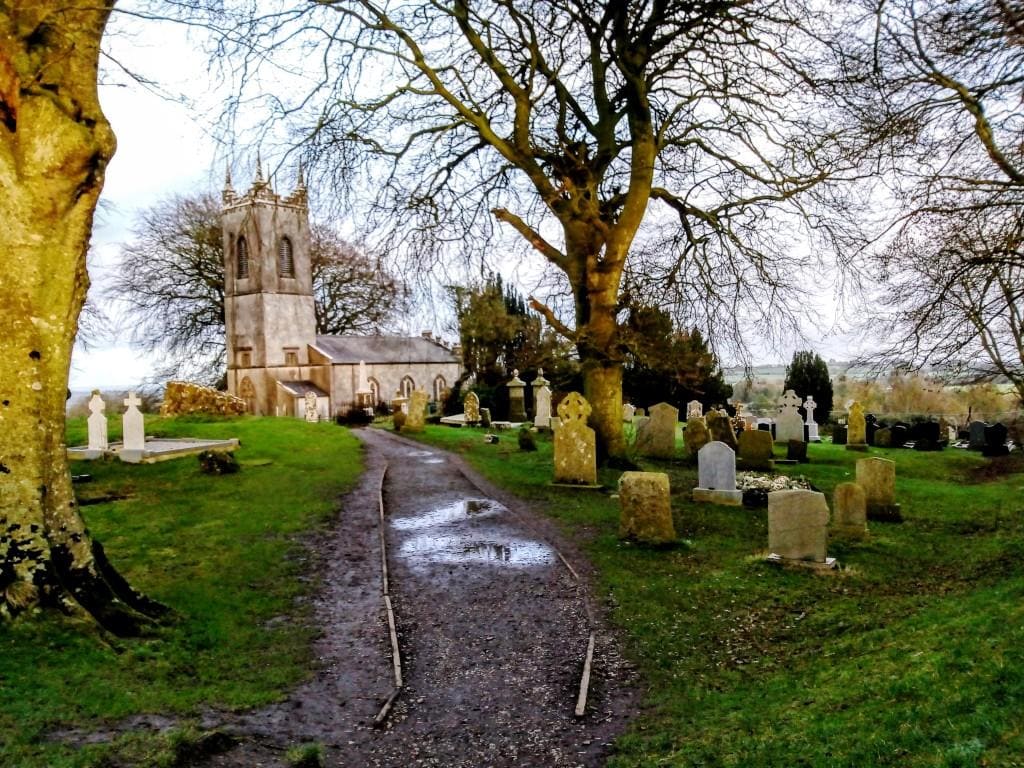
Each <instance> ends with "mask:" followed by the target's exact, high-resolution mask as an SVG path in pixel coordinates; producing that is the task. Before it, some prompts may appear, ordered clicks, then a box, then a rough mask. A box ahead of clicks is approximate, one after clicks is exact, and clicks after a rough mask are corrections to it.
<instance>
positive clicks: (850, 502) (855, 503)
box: [832, 483, 868, 538]
mask: <svg viewBox="0 0 1024 768" xmlns="http://www.w3.org/2000/svg"><path fill="white" fill-rule="evenodd" d="M832 529H833V530H834V531H836V533H842V534H843V535H845V536H849V537H852V538H860V537H862V536H864V535H865V534H866V533H867V532H868V516H867V497H866V496H865V495H864V489H863V488H861V487H860V486H859V485H857V483H839V484H838V485H836V488H835V491H834V492H833V495H832Z"/></svg>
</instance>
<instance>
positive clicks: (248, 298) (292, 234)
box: [221, 164, 461, 419]
mask: <svg viewBox="0 0 1024 768" xmlns="http://www.w3.org/2000/svg"><path fill="white" fill-rule="evenodd" d="M223 203H224V206H223V210H222V217H221V226H222V229H223V237H224V270H225V274H224V314H225V326H226V327H225V330H226V332H227V369H228V371H227V377H228V391H229V392H230V393H231V394H233V395H237V396H238V397H240V398H242V399H243V400H244V401H245V403H246V406H247V409H248V411H249V412H250V413H254V414H261V415H277V416H303V415H304V414H305V398H306V394H307V393H308V392H313V393H315V394H316V397H317V410H318V413H319V415H320V417H321V418H324V419H327V418H333V417H334V415H336V414H338V413H344V412H347V411H348V410H350V409H351V408H354V407H357V406H364V405H370V404H372V405H374V406H376V405H377V403H379V402H382V401H384V402H387V401H390V400H391V399H392V398H393V397H394V396H395V394H396V393H401V394H402V395H403V396H406V397H407V396H408V395H409V393H410V392H412V390H413V389H423V390H425V391H426V392H427V393H428V395H429V397H430V399H431V400H433V401H435V402H436V401H438V400H440V398H441V397H442V394H443V393H444V391H445V390H446V389H448V388H450V387H451V386H453V385H454V384H455V382H456V380H457V379H458V378H459V375H460V373H461V365H460V362H459V358H458V356H457V355H456V353H455V352H454V351H452V350H450V349H448V348H447V347H445V346H444V345H443V344H442V343H441V342H440V341H439V340H435V339H433V338H432V335H431V334H430V333H426V332H425V333H424V334H423V335H422V336H420V337H396V336H321V335H317V332H316V319H315V314H314V311H313V276H312V268H311V263H310V232H309V207H308V197H307V190H306V186H305V184H304V182H303V179H302V173H301V171H300V172H299V178H298V182H297V184H296V187H295V190H294V191H293V192H292V193H291V194H290V195H288V196H287V197H281V196H280V195H277V194H275V193H274V190H273V189H272V188H271V185H270V183H269V182H268V181H265V180H264V178H263V173H262V171H261V169H260V167H259V164H257V169H256V180H255V181H254V182H253V184H252V187H251V188H250V189H249V191H248V192H246V193H244V194H239V193H236V192H235V190H234V189H233V187H232V185H231V177H230V175H229V176H228V177H227V179H226V182H225V186H224V192H223Z"/></svg>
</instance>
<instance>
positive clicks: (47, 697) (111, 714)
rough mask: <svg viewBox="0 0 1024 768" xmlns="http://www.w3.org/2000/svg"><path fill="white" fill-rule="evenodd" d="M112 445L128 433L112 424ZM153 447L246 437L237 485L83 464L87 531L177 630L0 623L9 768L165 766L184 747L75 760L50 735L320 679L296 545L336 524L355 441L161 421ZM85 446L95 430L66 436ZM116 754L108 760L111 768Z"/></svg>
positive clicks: (149, 746)
mask: <svg viewBox="0 0 1024 768" xmlns="http://www.w3.org/2000/svg"><path fill="white" fill-rule="evenodd" d="M110 421H111V427H115V425H116V427H115V428H114V429H112V432H113V433H115V434H112V439H113V438H114V437H115V436H116V434H117V433H118V432H119V428H120V424H119V423H117V422H118V420H116V419H111V420H110ZM146 431H147V433H148V434H152V435H157V436H163V437H186V436H187V437H217V438H226V437H238V438H240V440H241V443H242V447H241V448H240V449H239V450H238V451H237V453H236V456H237V458H238V460H239V462H240V464H241V465H242V469H241V471H240V472H239V473H237V474H234V475H226V476H219V477H211V476H207V475H203V474H201V473H200V472H199V468H198V462H197V460H196V458H195V457H194V456H190V457H186V458H183V459H178V460H174V461H167V462H163V463H159V464H151V465H127V464H121V463H120V462H117V461H97V462H74V463H73V466H72V471H73V472H75V473H89V474H91V475H92V476H93V478H94V479H93V481H92V482H91V483H85V484H80V485H78V486H76V487H77V490H78V493H79V497H80V498H81V499H88V498H90V497H92V498H96V497H99V496H102V495H104V494H111V493H115V494H119V495H124V496H127V498H125V499H124V500H120V501H114V502H108V503H103V504H95V505H89V506H84V507H83V509H82V513H83V515H84V517H85V519H86V522H87V524H88V525H89V528H90V530H91V531H92V532H93V533H94V534H95V535H96V536H97V538H99V540H100V541H102V542H103V544H104V546H105V548H106V551H107V554H108V556H109V557H110V560H111V562H113V563H114V565H115V566H117V567H118V568H119V569H120V570H121V572H122V573H123V574H124V575H125V576H126V577H127V578H128V580H129V581H130V583H131V584H132V585H133V586H135V587H136V588H137V589H140V590H142V591H143V592H145V593H147V594H148V595H150V596H151V597H154V598H156V599H157V600H160V601H162V602H164V603H166V604H167V605H169V606H171V607H172V608H173V609H174V610H175V612H176V613H177V615H178V621H177V622H176V623H174V624H173V625H172V626H169V627H164V628H160V629H158V630H157V631H156V632H155V633H154V634H153V636H151V637H147V638H144V639H141V640H131V641H125V642H122V643H117V644H116V646H111V645H109V644H107V643H105V642H104V641H102V639H101V638H99V637H98V636H97V635H96V634H90V633H88V632H83V631H81V628H80V627H76V626H74V625H71V624H69V623H68V622H67V621H61V620H59V619H58V618H56V617H43V618H41V619H38V620H23V621H18V622H15V623H14V624H11V625H0V765H2V766H18V768H35V767H36V766H38V767H40V768H42V767H43V766H45V767H46V768H62V767H64V766H89V765H102V764H106V763H104V760H105V759H106V757H109V756H110V755H111V754H116V755H120V756H122V757H124V758H126V759H129V760H131V762H132V763H133V764H138V765H163V764H166V763H168V762H169V761H170V760H171V755H172V753H173V745H174V742H175V739H178V740H180V739H181V738H182V735H181V734H180V733H179V734H174V735H172V737H171V738H164V737H139V736H133V737H129V738H122V739H119V740H118V741H117V742H116V743H114V744H113V745H95V746H87V747H85V748H83V749H81V750H80V751H78V750H75V749H73V748H71V747H68V746H64V745H61V744H56V743H53V742H52V741H50V740H49V739H48V735H49V734H51V733H52V732H53V731H54V730H55V729H61V728H67V727H76V728H82V729H85V730H87V731H88V730H93V729H97V728H102V726H103V724H104V723H113V722H116V721H117V720H119V719H121V718H124V717H126V716H129V715H133V714H139V713H160V714H171V715H181V716H185V717H188V716H190V715H195V714H197V713H198V712H199V711H200V710H201V709H202V708H204V707H208V706H210V707H224V708H247V707H252V706H256V705H260V704H264V703H267V702H270V701H272V700H274V699H276V698H279V697H281V696H282V695H283V694H284V693H285V692H286V691H287V690H288V689H289V688H291V687H292V686H294V685H295V683H296V682H297V681H298V680H299V679H301V678H302V677H303V676H305V675H307V674H308V673H309V671H310V668H311V663H312V660H311V658H310V653H309V649H310V639H311V636H312V634H313V629H312V628H311V627H309V626H308V625H307V624H306V623H305V622H303V621H302V620H301V619H302V609H301V608H300V607H299V602H297V600H296V598H298V597H300V596H301V595H302V594H304V593H308V592H310V591H312V589H313V588H314V587H315V585H314V584H312V583H311V582H309V581H308V580H306V581H304V580H300V579H298V578H296V577H297V576H298V575H299V574H300V573H304V572H305V570H306V569H305V568H304V554H303V548H302V547H301V545H300V543H299V537H300V536H301V535H302V534H303V533H305V532H307V531H310V530H315V529H317V528H318V527H320V526H323V525H324V524H326V523H327V521H329V520H330V519H332V517H333V514H334V512H335V511H336V509H337V498H338V496H339V494H340V493H342V492H343V491H345V490H346V489H347V488H349V487H351V485H352V484H353V482H354V481H355V479H356V478H357V476H358V474H359V472H360V470H361V467H362V460H361V454H360V448H359V444H358V442H357V441H356V439H355V438H354V437H353V436H352V435H351V434H350V433H349V432H348V430H345V429H341V428H339V427H337V426H335V425H333V424H330V423H325V424H318V425H310V424H306V423H305V422H301V421H297V420H292V419H256V418H240V419H208V420H203V419H185V418H182V419H158V418H150V419H147V422H146ZM84 442H85V422H84V420H75V421H73V422H71V423H70V424H69V426H68V443H69V445H76V444H83V443H84ZM105 756H106V757H105Z"/></svg>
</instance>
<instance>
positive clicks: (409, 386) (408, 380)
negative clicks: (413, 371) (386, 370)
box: [398, 376, 416, 397]
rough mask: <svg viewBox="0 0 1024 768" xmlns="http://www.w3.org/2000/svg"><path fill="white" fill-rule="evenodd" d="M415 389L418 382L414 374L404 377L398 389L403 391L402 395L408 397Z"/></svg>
mask: <svg viewBox="0 0 1024 768" xmlns="http://www.w3.org/2000/svg"><path fill="white" fill-rule="evenodd" d="M414 389H416V382H415V381H413V380H412V376H405V377H403V378H402V383H401V385H400V386H399V387H398V391H399V392H401V393H402V397H408V396H409V395H411V394H412V391H413V390H414Z"/></svg>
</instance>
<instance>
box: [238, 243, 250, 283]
mask: <svg viewBox="0 0 1024 768" xmlns="http://www.w3.org/2000/svg"><path fill="white" fill-rule="evenodd" d="M235 258H236V259H237V262H236V264H237V270H236V272H235V276H236V277H237V278H238V279H239V280H244V279H245V278H247V277H248V276H249V244H248V243H247V242H246V241H245V237H244V236H243V235H239V236H238V241H237V243H236V244H235Z"/></svg>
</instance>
